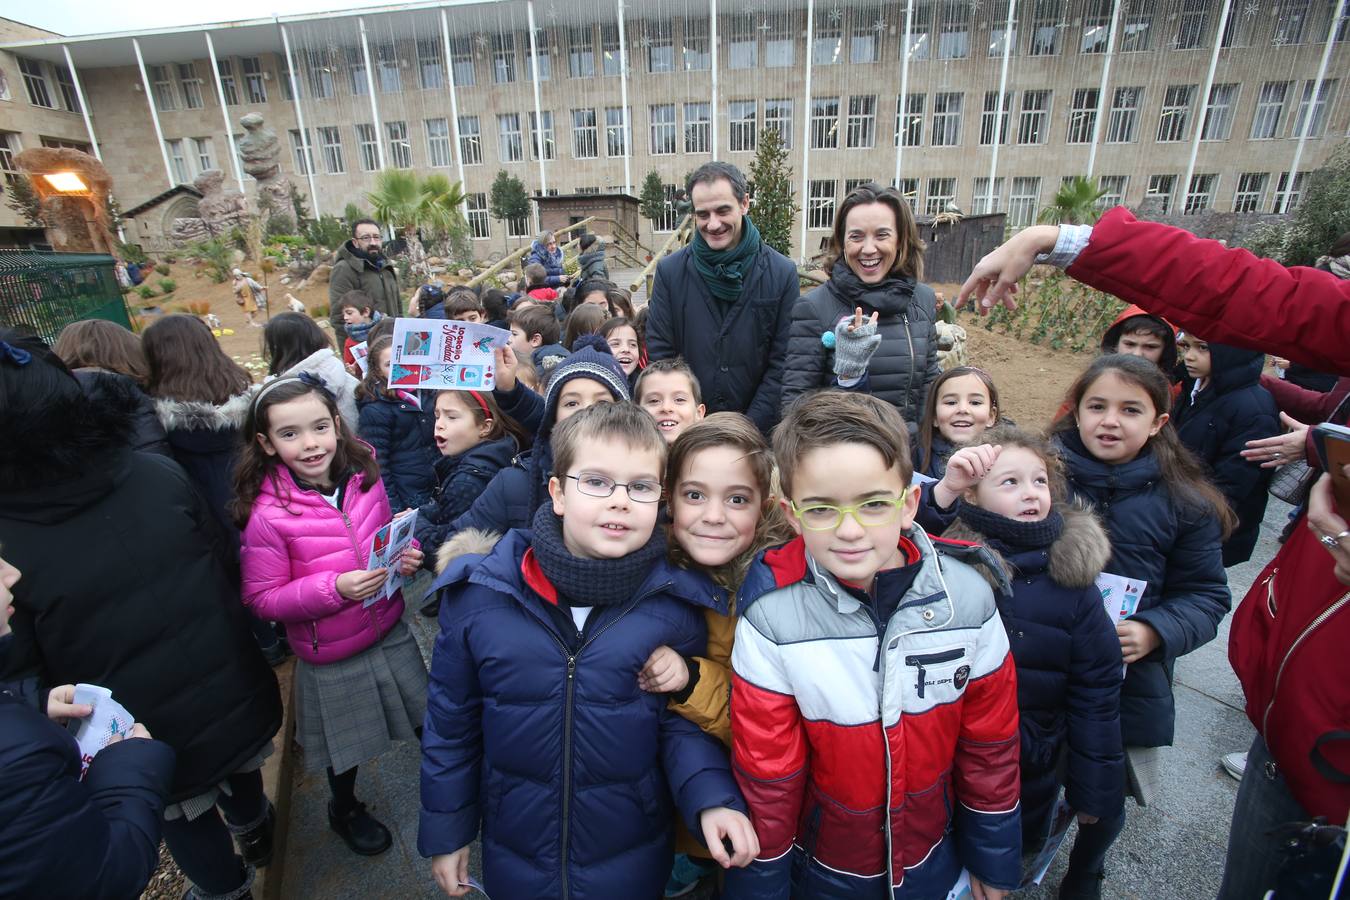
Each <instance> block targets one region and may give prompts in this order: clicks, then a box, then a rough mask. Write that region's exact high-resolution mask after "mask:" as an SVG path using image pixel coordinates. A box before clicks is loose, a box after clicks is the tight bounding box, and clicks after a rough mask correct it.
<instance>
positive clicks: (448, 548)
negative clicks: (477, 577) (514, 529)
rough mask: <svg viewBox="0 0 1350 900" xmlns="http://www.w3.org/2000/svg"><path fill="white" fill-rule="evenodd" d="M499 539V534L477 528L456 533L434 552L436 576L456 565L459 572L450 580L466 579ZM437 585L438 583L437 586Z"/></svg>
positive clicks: (500, 536)
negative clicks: (453, 564) (451, 565)
mask: <svg viewBox="0 0 1350 900" xmlns="http://www.w3.org/2000/svg"><path fill="white" fill-rule="evenodd" d="M501 539H502V535H501V532H498V531H482V530H480V529H477V528H466V529H464V530H463V531H460V532H458V533H456V534H455V536H454V537H452V538H450V540H448V541H446V542H445V543H443V544H441V546H440V547H439V548H438V549H437V550H436V574H437V575H444V574H445V571H446V570H447V569H449V568H450V564H451V563H458V565H459V568H460V571H459V573H458V575H457V576H454V575H452V578H456V577H457V578H463V577H466V576H467V575H468V574H469V572H470V571H471V570H472V568H473V566H474V565H477V564H478V562H479V561H480V560H481V559H482V558H483V557H484V556H487V555H488V554H489V553H491V552H492V548H493V547H496V546H497V542H498V541H500V540H501ZM439 585H440V583H439V581H438V582H437V586H439Z"/></svg>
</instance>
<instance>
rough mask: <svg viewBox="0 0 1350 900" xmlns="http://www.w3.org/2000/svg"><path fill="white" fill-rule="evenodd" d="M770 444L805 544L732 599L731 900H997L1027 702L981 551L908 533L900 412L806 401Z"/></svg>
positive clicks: (771, 563) (760, 569)
mask: <svg viewBox="0 0 1350 900" xmlns="http://www.w3.org/2000/svg"><path fill="white" fill-rule="evenodd" d="M773 447H774V454H775V456H776V457H777V460H778V467H779V472H780V476H781V479H782V490H783V496H784V498H785V500H784V506H785V508H786V510H787V512H788V514H789V516H790V517H791V520H792V523H793V527H794V528H795V529H796V530H797V533H798V537H797V539H796V540H794V541H792V542H791V543H788V544H786V545H784V546H783V547H779V548H776V549H774V550H769V551H766V552H765V553H764V554H763V556H762V557H761V558H760V559H758V560H756V562H755V564H754V565H753V566H752V568H751V570H750V573H749V574H748V576H747V578H746V581H745V584H744V586H743V588H742V590H741V594H740V597H739V600H738V604H739V611H740V615H741V619H740V622H739V623H738V625H737V627H736V641H735V645H734V649H733V651H732V658H731V663H732V669H733V685H732V704H731V735H732V763H733V768H734V770H735V773H736V779H737V781H738V782H739V783H740V786H741V790H742V793H744V795H745V799H746V802H747V804H748V805H749V807H750V814H751V820H752V821H753V822H754V825H755V831H756V834H757V835H758V837H759V843H760V847H761V852H760V855H759V856H758V858H756V860H755V861H754V862H753V863H751V865H750V866H749V867H748V868H746V869H740V870H733V871H731V872H728V873H727V890H726V892H725V896H726V897H728V898H733V900H739V898H746V897H750V898H760V897H763V898H769V897H774V898H779V897H788V896H791V897H794V898H816V897H843V896H848V897H860V898H930V897H943V896H946V895H947V892H948V891H949V890H950V889H951V888H952V887H953V886H955V885H956V883H957V882H958V880H960V879H961V878H963V877H967V878H969V881H970V884H971V888H972V893H973V895H974V896H975V897H978V898H982V900H983V898H991V900H997V898H1001V897H1003V896H1004V894H1005V893H1006V892H1007V891H1009V890H1012V889H1013V888H1015V887H1017V883H1018V880H1019V875H1020V859H1019V857H1020V853H1021V825H1020V815H1019V809H1018V731H1017V685H1016V678H1015V676H1014V673H1013V665H1012V657H1011V655H1010V653H1009V650H1008V639H1007V636H1006V634H1005V633H1004V630H1003V625H1002V623H1001V622H1000V621H999V617H998V613H997V611H996V608H995V606H994V597H993V594H992V592H991V591H990V588H989V584H988V583H987V582H986V581H985V576H983V575H982V574H981V573H980V572H978V571H976V570H975V569H974V568H973V567H972V565H970V563H982V564H986V565H989V563H988V559H989V558H988V556H987V553H986V551H984V549H983V548H981V547H979V546H978V545H973V544H962V543H958V542H949V541H941V540H936V539H931V538H929V537H928V535H927V534H925V533H924V531H923V529H922V528H920V527H919V526H917V525H915V524H914V516H915V513H916V511H917V509H918V504H919V497H918V490H917V488H915V487H911V486H910V479H911V477H912V475H913V469H912V466H911V463H910V455H909V447H908V441H907V440H906V428H905V423H904V421H903V420H902V419H901V418H900V415H899V413H898V412H897V411H896V410H895V407H893V406H891V405H890V404H889V403H886V402H884V401H881V400H877V399H876V398H874V397H871V396H869V395H866V394H858V393H845V392H839V391H825V392H821V393H817V394H813V395H809V396H807V397H804V398H803V399H802V400H800V401H798V402H797V403H796V404H795V405H794V406H793V407H792V408H791V409H790V410H789V412H788V415H787V417H786V418H785V419H784V420H783V421H782V423H781V424H780V425H779V426H778V428H777V429H776V430H775V431H774V439H773ZM989 568H990V572H991V573H993V572H1000V574H999V575H997V576H992V577H998V578H1002V577H1003V576H1002V575H1001V570H998V569H996V568H994V567H993V566H992V565H990V566H989ZM963 870H964V874H963Z"/></svg>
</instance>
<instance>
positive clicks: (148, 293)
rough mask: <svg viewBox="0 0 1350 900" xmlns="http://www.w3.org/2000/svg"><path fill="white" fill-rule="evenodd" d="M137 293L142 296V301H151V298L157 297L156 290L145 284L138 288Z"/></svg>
mask: <svg viewBox="0 0 1350 900" xmlns="http://www.w3.org/2000/svg"><path fill="white" fill-rule="evenodd" d="M136 293H138V294H140V295H141V299H142V300H149V299H150V298H151V297H153V296H155V289H154V288H152V287H151V286H150V285H148V284H143V285H141V286H140V287H138V288H136Z"/></svg>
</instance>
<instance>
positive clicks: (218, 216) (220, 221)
mask: <svg viewBox="0 0 1350 900" xmlns="http://www.w3.org/2000/svg"><path fill="white" fill-rule="evenodd" d="M192 186H193V187H195V188H196V189H197V190H199V191H201V194H202V198H201V199H200V200H198V201H197V214H198V215H199V216H201V218H202V221H203V222H205V223H206V230H207V231H209V232H210V233H211V234H213V235H216V234H228V233H229V232H230V230H231V229H234V228H238V229H240V230H247V228H248V220H249V215H248V199H247V198H246V197H245V196H244V195H243V193H241V192H240V191H232V190H228V189H227V188H226V187H225V173H224V172H222V171H221V170H220V169H207V170H205V171H204V172H202V173H201V174H200V175H198V176H197V178H196V179H195V180H194V181H193V182H192Z"/></svg>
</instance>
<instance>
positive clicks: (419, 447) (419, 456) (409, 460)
mask: <svg viewBox="0 0 1350 900" xmlns="http://www.w3.org/2000/svg"><path fill="white" fill-rule="evenodd" d="M435 396H436V395H435V394H434V393H432V392H430V391H427V392H425V393H424V394H423V400H422V408H421V409H418V408H417V407H416V406H414V405H413V404H412V403H409V402H408V401H407V400H405V399H403V398H402V397H390V396H388V395H387V394H386V395H384V396H380V397H375V398H373V399H372V398H363V399H361V400H358V401H357V405H358V406H360V408H361V414H360V418H359V420H358V422H359V424H358V425H357V434H358V435H360V437H361V440H363V441H365V442H366V443H367V444H370V446H371V447H373V448H375V461H376V462H377V463H379V464H380V477H381V478H383V479H384V489H385V491H386V492H387V493H388V494H389V508H390V509H392V510H393V511H394V512H396V513H398V512H402V511H403V510H405V509H417V508H418V507H419V506H421V505H422V504H424V503H426V502H427V501H428V500H430V499H431V492H432V491H434V490H435V489H436V472H435V466H436V460H438V459H440V454H438V453H437V452H436V422H435V420H434V418H433V410H432V407H431V404H432V403H434V402H435V400H434V398H435Z"/></svg>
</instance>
